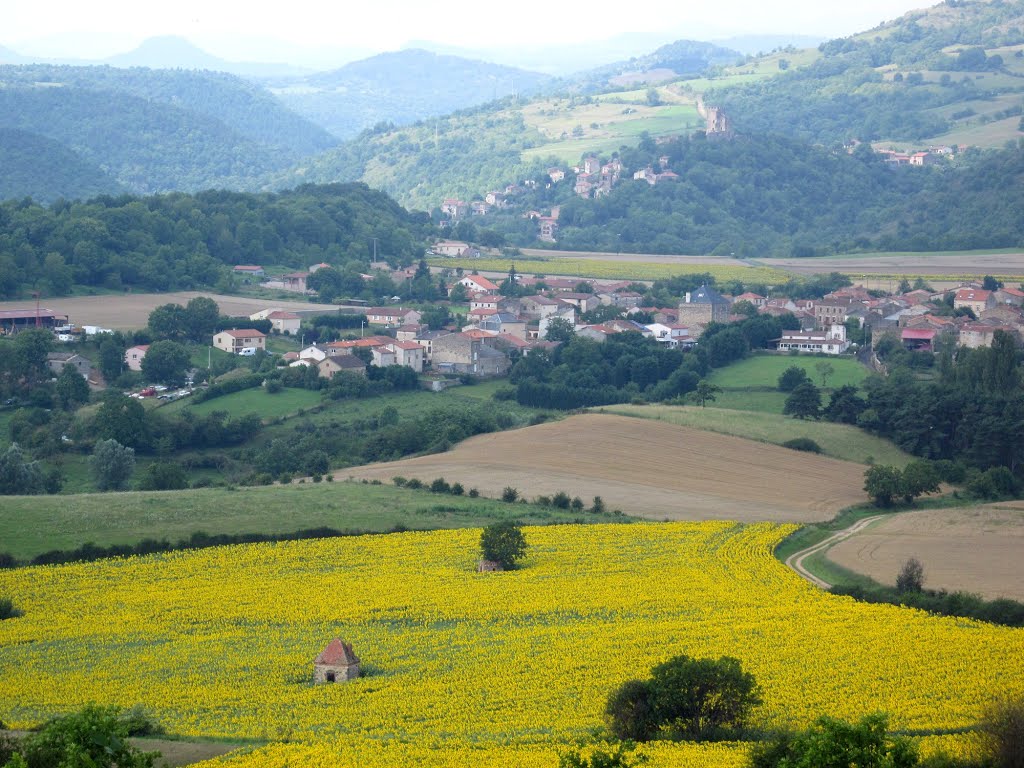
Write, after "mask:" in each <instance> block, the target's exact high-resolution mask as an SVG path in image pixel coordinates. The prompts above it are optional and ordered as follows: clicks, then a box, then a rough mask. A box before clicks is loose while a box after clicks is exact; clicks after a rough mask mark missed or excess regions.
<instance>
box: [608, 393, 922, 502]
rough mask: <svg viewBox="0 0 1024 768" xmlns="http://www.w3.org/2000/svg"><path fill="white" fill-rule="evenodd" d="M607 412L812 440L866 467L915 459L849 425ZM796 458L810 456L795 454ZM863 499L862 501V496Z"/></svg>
mask: <svg viewBox="0 0 1024 768" xmlns="http://www.w3.org/2000/svg"><path fill="white" fill-rule="evenodd" d="M599 410H600V411H601V412H604V413H615V414H620V415H622V416H633V417H639V418H644V419H656V420H660V421H667V422H669V423H670V424H679V425H682V426H686V427H693V428H694V429H705V430H709V431H711V432H720V433H722V434H726V435H736V436H738V437H745V438H747V439H749V440H757V441H760V442H764V443H772V444H775V445H781V444H782V443H784V442H786V441H787V440H792V439H794V438H797V437H809V438H811V439H812V440H814V441H815V442H816V443H818V445H820V446H821V448H822V450H823V451H824V453H825V455H826V456H832V457H834V458H837V459H843V460H845V461H852V462H857V463H860V464H864V463H866V462H867V459H868V458H871V459H872V460H873V461H875V462H876V463H878V464H892V465H894V466H898V467H903V466H905V465H906V464H907V462H909V461H912V460H913V456H910V455H909V454H907V453H904V452H903V451H901V450H900V449H899V448H897V447H896V446H895V445H893V444H892V443H890V442H889V441H888V440H883V439H881V438H879V437H875V436H874V435H869V434H868V433H867V432H864V431H863V430H860V429H857V428H856V427H852V426H849V425H847V424H833V423H832V422H829V421H806V420H802V419H792V418H789V417H787V416H781V415H779V414H775V413H756V412H752V411H734V410H727V409H725V408H711V407H708V408H700V407H698V406H690V405H686V406H671V405H608V406H604V407H603V408H601V409H599ZM793 454H794V455H796V456H807V455H808V454H805V453H799V452H797V451H793ZM860 500H863V496H862V497H861V499H860Z"/></svg>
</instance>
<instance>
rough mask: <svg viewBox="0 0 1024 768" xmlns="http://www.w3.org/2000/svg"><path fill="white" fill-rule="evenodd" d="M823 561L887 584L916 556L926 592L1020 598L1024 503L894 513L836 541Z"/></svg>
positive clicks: (1023, 593) (1023, 586)
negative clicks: (955, 592) (904, 564)
mask: <svg viewBox="0 0 1024 768" xmlns="http://www.w3.org/2000/svg"><path fill="white" fill-rule="evenodd" d="M827 557H828V559H829V560H831V561H832V562H834V563H837V564H838V565H841V566H843V567H844V568H849V569H850V570H852V571H856V572H857V573H863V574H866V575H868V576H871V577H872V578H873V579H875V580H876V581H879V582H882V583H883V584H890V585H892V584H895V583H896V574H898V573H899V571H900V568H901V567H902V566H903V563H905V562H906V561H907V560H909V559H910V558H911V557H916V558H917V559H918V560H920V561H921V564H922V565H923V566H924V575H925V584H924V585H925V587H926V588H929V589H946V590H949V591H951V592H952V591H966V592H976V593H978V594H981V595H983V596H984V597H987V598H996V597H1008V598H1011V599H1014V600H1024V502H1019V501H1017V502H1006V503H1003V504H991V505H986V506H980V507H971V508H967V509H931V510H921V511H918V512H904V513H902V514H899V515H893V516H891V517H889V518H887V519H884V520H882V521H880V522H877V523H876V524H874V525H872V526H870V527H869V528H866V529H863V530H860V531H857V532H856V533H855V534H854V535H852V536H850V537H849V538H847V539H845V540H844V541H841V542H839V543H838V544H836V545H835V546H833V547H832V548H831V549H829V550H828V553H827Z"/></svg>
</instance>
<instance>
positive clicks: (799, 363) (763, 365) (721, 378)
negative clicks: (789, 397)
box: [708, 355, 870, 394]
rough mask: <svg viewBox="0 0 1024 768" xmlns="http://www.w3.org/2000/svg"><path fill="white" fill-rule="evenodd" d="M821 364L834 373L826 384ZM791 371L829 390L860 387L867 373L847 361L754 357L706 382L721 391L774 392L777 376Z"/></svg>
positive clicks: (727, 367) (850, 361) (717, 369)
mask: <svg viewBox="0 0 1024 768" xmlns="http://www.w3.org/2000/svg"><path fill="white" fill-rule="evenodd" d="M821 363H828V364H829V365H831V366H832V368H834V369H835V372H834V373H832V374H831V375H830V376H829V377H828V381H827V382H822V380H821V375H820V374H819V373H818V370H817V367H816V366H818V365H819V364H821ZM791 367H797V368H803V370H804V371H806V372H807V375H808V376H810V378H811V381H812V382H813V383H814V386H816V387H822V386H827V387H828V388H829V389H839V387H843V386H846V385H848V384H852V385H853V386H859V385H860V383H861V382H863V381H864V379H865V378H867V376H868V374H869V373H870V371H869V370H868V369H867V368H865V367H864V366H863V365H861V364H860V363H858V362H857V361H856V360H854V359H853V358H849V357H832V356H828V357H811V356H807V355H800V356H796V355H754V356H753V357H748V358H746V359H744V360H740V361H739V362H737V363H733V364H732V365H727V366H726V367H724V368H716V369H715V371H714V372H713V373H712V374H711V376H709V377H708V380H709V381H710V382H711V383H712V384H714V385H715V386H718V387H722V388H723V389H745V388H751V387H770V388H772V389H776V388H777V387H778V384H779V376H781V375H782V373H783V371H785V370H786V369H787V368H791ZM780 394H781V393H780Z"/></svg>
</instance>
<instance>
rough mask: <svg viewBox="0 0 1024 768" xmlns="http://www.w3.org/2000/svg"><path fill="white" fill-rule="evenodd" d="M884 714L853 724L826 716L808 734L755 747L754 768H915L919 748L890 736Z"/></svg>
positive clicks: (752, 763) (753, 754)
mask: <svg viewBox="0 0 1024 768" xmlns="http://www.w3.org/2000/svg"><path fill="white" fill-rule="evenodd" d="M887 722H888V721H887V719H886V717H885V715H884V714H874V715H868V716H867V717H865V718H863V719H862V720H861V721H860V722H859V723H856V724H850V723H845V722H843V721H841V720H835V719H833V718H831V717H822V718H820V719H819V720H817V721H816V722H815V723H814V725H813V726H811V727H810V728H809V729H807V730H806V731H803V732H801V733H797V734H788V733H784V734H781V735H780V736H777V737H776V738H774V739H772V740H770V741H768V742H763V743H761V744H758V745H755V746H754V748H753V750H752V751H751V755H750V765H751V767H752V768H848V767H849V766H857V768H912V766H915V765H917V763H918V757H917V749H916V748H915V747H914V745H913V743H912V742H911V741H910V740H909V739H907V738H905V737H902V736H889V735H888V734H887V733H886V725H887Z"/></svg>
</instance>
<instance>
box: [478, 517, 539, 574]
mask: <svg viewBox="0 0 1024 768" xmlns="http://www.w3.org/2000/svg"><path fill="white" fill-rule="evenodd" d="M528 548H529V545H528V544H527V543H526V537H525V536H524V535H523V529H522V527H521V526H520V525H519V524H518V523H516V522H513V521H511V520H501V521H499V522H497V523H492V524H491V525H488V526H486V527H485V528H484V529H483V531H481V533H480V556H481V557H482V558H483V559H484V560H490V561H492V562H495V563H498V565H500V566H501V567H502V568H504V569H505V570H509V569H512V568H515V567H516V564H517V563H518V562H519V561H520V560H522V559H523V557H524V556H525V555H526V550H527V549H528Z"/></svg>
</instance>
